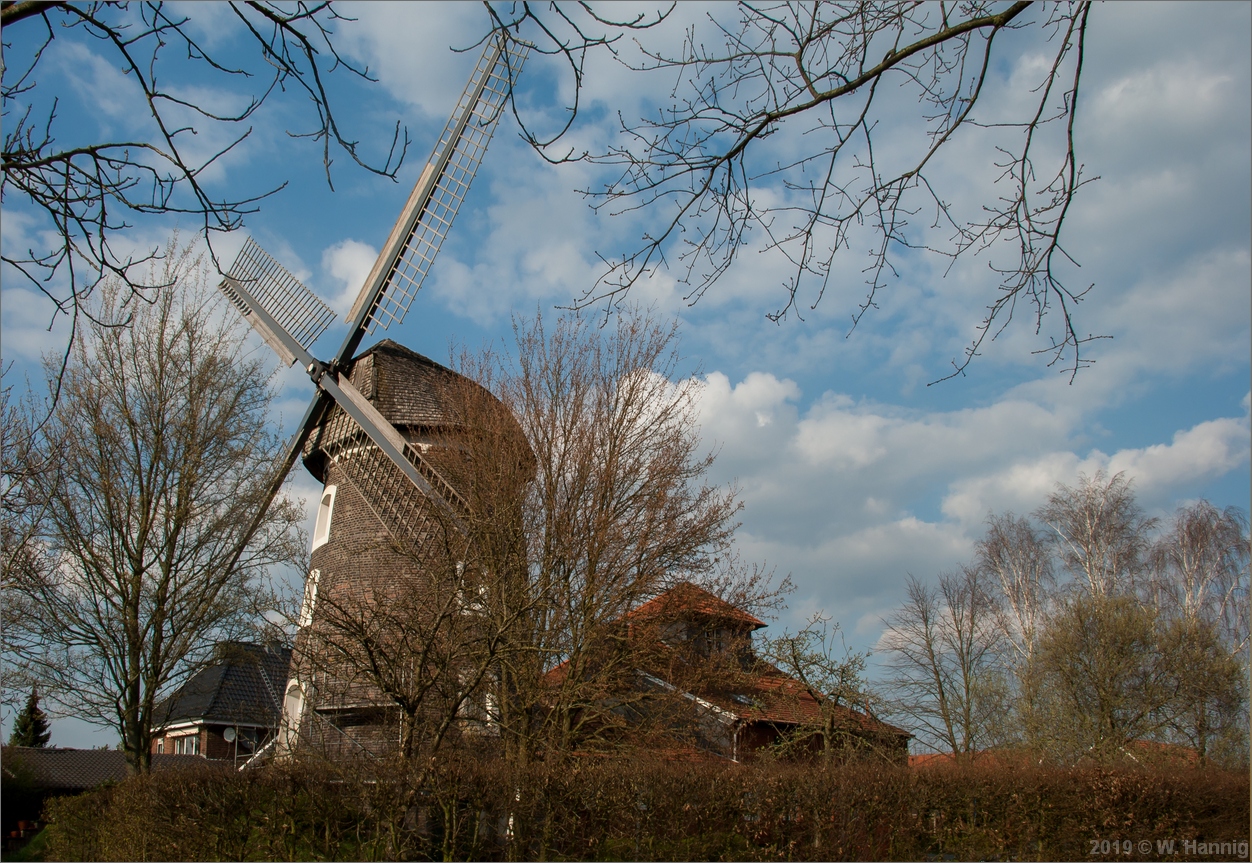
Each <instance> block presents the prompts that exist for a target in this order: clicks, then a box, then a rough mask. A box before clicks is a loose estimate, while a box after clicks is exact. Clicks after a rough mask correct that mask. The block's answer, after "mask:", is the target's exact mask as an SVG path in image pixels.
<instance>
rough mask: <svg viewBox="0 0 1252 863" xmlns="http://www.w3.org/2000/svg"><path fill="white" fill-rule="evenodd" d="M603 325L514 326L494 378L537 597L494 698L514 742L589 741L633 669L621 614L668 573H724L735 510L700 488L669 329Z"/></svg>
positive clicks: (635, 321)
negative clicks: (527, 464) (507, 417)
mask: <svg viewBox="0 0 1252 863" xmlns="http://www.w3.org/2000/svg"><path fill="white" fill-rule="evenodd" d="M610 326H611V327H612V329H611V330H610V331H609V332H608V333H607V334H606V333H604V332H603V331H602V330H600V329H599V328H597V327H595V326H594V325H593V324H592V323H591V322H589V321H588V320H587V319H585V318H583V317H581V316H578V315H567V316H564V317H562V318H561V319H560V320H559V321H558V322H557V324H556V326H555V327H552V328H551V329H549V327H548V326H547V325H546V324H545V323H544V321H543V319H542V318H541V317H538V316H536V318H535V319H533V320H532V321H529V322H518V323H516V324H515V335H516V340H517V354H516V356H517V360H516V366H515V367H508V366H506V367H505V368H504V369H501V370H499V371H498V373H497V377H496V380H495V382H496V384H497V392H498V393H499V394H500V396H501V398H502V400H503V401H504V402H505V404H507V405H508V406H509V407H510V408H511V409H512V410H513V412H514V414H515V415H516V416H517V418H518V421H519V422H520V423H521V426H522V430H523V432H524V434H525V436H526V439H527V441H528V443H529V445H530V448H531V451H532V452H533V453H534V459H535V462H534V464H535V472H534V480H533V482H532V483H531V484H530V486H529V488H528V493H527V498H526V510H525V512H526V515H525V536H526V549H527V559H528V568H529V573H530V589H531V590H532V591H534V595H535V596H536V597H537V598H538V599H539V600H540V601H539V602H537V603H536V605H535V608H536V611H535V612H534V613H533V614H532V615H530V616H529V618H528V623H527V624H526V625H527V626H528V630H527V632H526V633H525V641H526V642H527V643H528V644H529V645H531V648H530V650H529V652H527V653H525V654H521V653H515V654H514V656H515V657H516V659H515V660H513V661H517V662H522V661H523V660H524V661H525V663H526V665H525V666H524V667H522V666H519V667H518V668H517V669H516V670H514V671H511V672H510V675H509V676H510V677H511V679H513V680H516V681H517V682H518V684H519V686H521V685H522V684H524V685H525V686H526V687H527V689H526V691H525V692H523V691H521V690H520V689H519V691H518V692H515V693H509V694H508V696H509V698H511V699H514V700H515V701H516V702H517V704H518V707H517V708H516V709H515V710H514V711H513V713H512V715H513V716H514V722H515V723H516V724H514V725H513V726H512V727H506V728H505V729H504V733H505V734H508V735H513V736H515V737H516V739H517V740H518V745H519V746H523V747H530V746H534V745H537V743H538V741H540V740H543V741H545V745H547V746H549V747H554V748H556V749H566V748H569V747H570V746H572V745H573V744H574V743H575V742H577V741H579V740H584V741H585V740H586V739H588V736H589V735H590V736H591V737H594V736H595V735H596V734H597V733H598V731H597V729H603V728H604V727H605V723H610V722H611V718H610V711H609V707H610V706H611V701H610V696H611V695H612V694H614V693H616V694H617V695H619V696H620V693H621V692H622V691H624V690H623V687H622V685H621V684H622V683H623V682H624V681H627V679H628V678H632V677H633V675H635V669H636V668H637V667H638V665H639V663H638V661H637V660H638V657H632V656H631V655H630V651H629V650H626V649H624V648H626V647H627V646H628V645H627V643H626V640H625V634H626V633H625V627H624V624H623V618H624V615H625V614H626V613H627V612H628V611H630V610H631V609H632V608H634V607H636V606H637V605H639V604H640V603H642V602H644V601H646V600H648V599H651V598H652V597H654V596H656V595H657V594H659V593H661V592H662V591H663V590H665V589H666V588H668V587H670V586H672V585H673V584H674V583H675V582H676V581H678V580H682V579H689V580H701V579H703V580H706V581H713V580H715V579H716V576H717V575H718V574H719V573H723V574H724V573H725V572H726V571H727V568H726V567H725V566H724V564H726V562H727V560H728V557H727V551H728V545H729V542H730V539H731V536H732V533H733V531H734V528H735V526H736V524H735V516H736V513H737V512H738V510H739V503H738V502H737V501H736V499H735V495H734V493H733V491H729V490H726V489H721V488H717V487H714V486H711V485H709V484H708V483H707V481H706V477H707V472H708V469H709V467H710V465H711V464H712V459H713V457H712V455H707V454H702V453H701V451H700V442H699V435H698V428H697V426H696V413H695V402H694V399H695V397H696V387H697V383H696V381H695V379H694V378H687V379H685V380H675V377H676V370H677V363H678V355H677V353H676V337H677V331H676V328H675V326H674V325H672V324H664V323H659V322H657V321H656V320H654V319H653V318H652V317H651V316H650V315H649V314H647V313H644V312H640V311H637V310H636V311H627V312H625V313H623V314H621V315H619V316H618V317H617V319H616V321H615V322H614V323H613V324H611V325H610ZM730 581H731V582H735V581H736V579H734V578H732V579H730ZM749 581H750V580H749ZM739 586H740V587H742V586H743V585H742V583H740V584H739ZM722 587H723V588H727V589H730V588H731V585H722ZM721 592H726V591H724V590H723V591H721ZM766 592H768V591H766ZM760 598H761V597H760V594H759V593H758V594H757V599H758V600H759V599H760ZM558 665H559V666H560V670H559V671H558V672H557V673H556V674H555V675H548V674H547V673H548V672H549V671H551V670H552V669H554V668H555V667H556V666H558ZM627 688H628V687H627ZM530 722H537V723H538V724H537V725H534V726H532V727H529V728H524V727H523V725H524V724H526V723H530Z"/></svg>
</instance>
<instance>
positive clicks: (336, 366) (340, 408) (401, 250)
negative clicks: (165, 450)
mask: <svg viewBox="0 0 1252 863" xmlns="http://www.w3.org/2000/svg"><path fill="white" fill-rule="evenodd" d="M526 53H527V46H525V45H523V44H519V43H517V42H514V41H512V40H509V39H507V38H506V37H505V36H504V34H496V35H495V36H493V37H492V38H491V39H490V40H488V42H487V43H486V45H485V46H484V49H483V52H482V55H481V57H480V58H479V60H478V63H477V65H476V66H475V69H474V72H473V74H472V75H471V76H470V80H469V82H468V84H467V85H466V87H465V91H464V92H463V93H462V95H461V98H460V100H459V101H458V103H457V106H456V108H455V110H454V111H453V113H452V116H451V117H450V118H449V120H448V122H447V125H446V126H445V127H444V130H443V133H442V134H441V135H440V137H439V141H438V143H437V145H436V146H435V149H434V152H433V154H432V156H431V158H430V160H429V162H428V163H427V164H426V166H425V168H424V170H423V171H422V173H421V176H420V177H419V179H418V181H417V184H416V185H415V186H414V188H413V191H412V193H411V194H410V195H409V198H408V201H407V203H406V204H405V206H404V209H403V210H402V212H401V213H400V217H399V219H397V221H396V223H395V225H394V227H393V228H392V230H391V233H390V235H389V236H388V238H387V241H386V243H385V244H384V245H383V247H382V251H381V252H380V253H379V256H378V259H377V261H376V262H375V263H374V266H373V269H372V270H371V271H370V273H369V276H368V277H367V278H366V280H365V284H364V286H363V287H362V288H361V291H360V293H359V294H358V296H357V298H356V302H355V303H354V304H353V306H352V309H351V311H350V312H349V313H348V316H347V320H348V323H349V329H348V332H347V335H346V336H345V338H344V340H343V343H342V344H341V345H340V347H339V350H338V351H337V352H336V353H335V354H334V356H333V357H331V358H330V359H329V360H326V361H322V360H318V359H317V358H316V357H314V356H313V355H312V353H311V352H310V346H311V345H312V344H313V343H314V342H315V341H316V340H317V339H318V338H319V337H320V336H321V335H322V334H323V333H324V332H326V330H327V329H328V328H329V326H330V324H331V323H332V322H333V320H334V317H335V316H334V313H333V312H332V311H331V310H330V308H329V307H327V306H326V304H325V303H324V302H322V300H321V299H320V298H318V297H317V295H315V294H314V293H313V292H312V291H310V290H309V289H308V288H306V287H305V286H304V285H302V284H301V283H300V282H299V281H298V280H297V279H296V278H295V277H294V276H293V275H291V273H289V272H287V271H286V270H285V269H283V267H282V266H281V265H280V264H278V263H277V262H276V261H274V259H273V258H271V257H270V256H269V255H268V254H266V253H265V251H264V250H262V249H261V247H260V246H258V245H257V244H256V243H255V242H254V241H253V240H251V239H249V240H248V241H247V242H246V243H245V245H244V248H243V250H242V251H241V252H240V254H239V256H238V257H237V258H236V260H235V262H234V264H233V265H232V267H231V269H230V271H229V272H228V273H227V274H226V277H225V278H224V279H223V281H222V283H221V286H220V287H221V290H222V291H223V292H224V293H225V294H226V295H227V297H229V299H230V300H231V302H232V303H233V304H234V305H235V306H236V307H237V308H238V310H239V311H240V313H241V314H242V315H243V317H244V319H245V320H246V321H247V322H248V323H249V324H250V325H251V326H252V327H253V328H254V329H255V330H256V331H257V332H258V333H259V334H260V335H261V337H262V338H263V339H264V340H265V342H266V343H268V344H269V345H270V347H272V348H273V349H274V351H275V352H276V353H277V354H278V356H279V357H280V358H281V359H282V360H283V361H284V362H285V363H286V364H288V365H294V364H295V363H297V362H298V363H300V365H301V367H303V368H304V370H305V371H306V372H307V373H308V375H309V378H310V380H311V381H312V382H313V383H314V384H315V385H316V387H317V392H316V394H315V395H314V397H313V399H312V401H311V403H310V404H309V407H308V410H307V411H306V412H305V414H304V417H303V418H302V420H301V422H300V425H299V427H298V429H297V431H296V433H295V435H294V436H293V438H292V440H291V443H290V444H289V446H288V447H287V450H286V454H285V457H284V460H283V461H281V462H280V464H279V465H278V467H277V469H276V470H275V473H274V475H273V476H272V479H271V485H270V488H269V494H268V496H267V497H265V500H266V504H265V506H264V507H262V509H264V508H265V507H268V505H269V503H270V502H272V501H273V499H274V497H275V496H276V495H277V494H278V491H279V488H280V487H281V485H282V483H283V482H284V480H285V478H286V476H287V474H288V473H289V472H290V470H291V468H292V466H293V465H294V464H295V460H296V457H297V456H298V455H301V454H303V455H304V460H305V464H306V466H307V467H308V468H309V469H310V471H311V472H313V473H314V475H315V476H317V477H318V478H319V479H322V480H323V481H324V482H327V485H326V489H325V490H324V493H323V495H322V500H321V502H320V504H319V507H318V521H317V525H316V527H315V530H314V555H315V556H316V555H317V554H318V551H317V549H318V547H319V542H321V543H325V542H326V540H327V539H328V536H329V532H330V521H331V517H332V514H335V516H336V519H337V520H342V519H340V518H339V516H340V515H342V514H343V513H342V510H343V508H344V505H340V506H338V509H339V510H340V513H335V510H336V503H335V499H336V491H337V489H338V488H339V486H338V484H335V485H332V484H331V483H330V482H329V481H328V480H327V476H328V475H329V473H330V472H331V471H333V476H334V479H335V480H336V482H337V483H342V485H343V486H344V489H343V490H344V491H345V492H346V494H347V496H350V497H351V498H352V500H353V501H355V502H357V504H358V505H357V506H356V510H360V512H358V513H356V516H355V519H356V520H357V521H360V520H361V518H362V517H363V515H362V514H363V513H364V512H365V511H368V515H369V516H372V517H373V522H372V524H374V525H378V524H381V526H382V528H383V529H384V530H385V531H386V533H387V534H388V536H389V538H390V540H391V541H392V543H393V545H395V546H398V547H400V548H405V549H408V550H410V551H414V550H416V547H417V546H419V545H420V541H421V539H420V538H421V536H422V535H423V532H424V531H426V530H428V529H429V526H430V522H431V520H432V517H437V518H438V519H439V520H441V521H442V522H443V523H444V524H450V525H452V526H454V527H455V528H459V527H461V526H462V519H463V518H464V517H465V516H466V514H467V505H466V502H465V500H464V498H463V496H462V495H461V493H460V492H459V491H458V488H457V484H456V482H455V480H454V479H453V480H450V478H449V477H448V476H447V475H446V474H447V467H446V465H444V466H443V467H442V468H441V466H440V465H439V464H438V459H436V458H432V457H431V452H430V445H429V443H423V442H422V441H421V440H418V439H415V436H414V434H413V433H412V431H411V430H412V428H415V427H418V426H422V425H423V424H425V425H429V424H431V423H432V422H437V420H438V414H439V409H440V407H439V405H438V404H437V402H438V399H437V397H436V398H434V402H432V401H431V396H430V393H429V392H427V393H426V394H425V395H422V394H421V393H420V392H419V394H418V396H417V397H415V398H409V399H408V401H409V402H410V404H409V405H408V407H407V408H406V409H404V410H400V411H399V412H398V413H397V412H396V411H392V413H393V417H392V418H388V417H387V416H385V415H384V413H383V412H382V411H380V410H379V408H378V407H377V406H376V405H375V404H374V402H375V401H379V395H380V389H379V385H378V383H377V378H378V375H379V373H380V370H386V377H387V379H388V380H391V381H395V380H402V381H404V383H403V384H402V385H401V388H402V389H403V388H406V387H407V389H408V390H413V391H415V392H416V391H420V390H421V388H422V387H423V386H426V385H430V386H437V384H438V383H439V380H440V379H441V378H442V377H444V376H453V377H455V373H453V372H451V371H450V370H447V369H444V368H443V367H442V366H439V365H438V364H436V363H433V362H432V361H430V360H427V359H426V358H425V357H422V356H420V355H419V354H415V353H413V352H412V351H408V350H407V349H404V348H402V347H400V346H399V345H396V344H395V343H394V342H391V341H389V340H386V341H384V342H382V343H380V344H379V345H376V346H375V347H374V348H372V349H371V350H370V351H369V352H367V353H366V354H363V355H362V356H360V357H355V358H354V357H353V354H354V352H355V351H356V350H357V348H358V347H359V346H360V343H361V340H362V339H363V338H364V337H365V336H366V335H367V334H371V333H373V332H375V331H376V330H377V329H379V328H382V329H386V328H387V327H389V326H390V325H391V324H393V323H394V324H398V323H400V322H401V321H403V320H404V317H405V315H406V314H407V312H408V310H409V306H410V305H411V304H412V302H413V299H414V297H415V296H416V294H417V292H418V290H419V289H420V288H421V285H422V281H423V280H424V278H425V276H426V274H427V272H428V271H429V269H430V266H431V263H432V262H433V260H434V258H435V255H436V253H437V252H438V250H439V247H440V245H441V243H442V241H443V239H444V237H445V236H446V235H447V232H448V230H449V228H450V227H451V224H452V220H453V218H454V217H455V215H456V212H457V209H458V208H459V206H460V204H461V202H462V200H463V199H464V197H465V194H466V192H467V190H468V188H469V185H470V182H471V181H472V180H473V178H474V174H475V173H476V171H477V169H478V166H479V164H480V163H481V161H482V157H483V154H484V152H485V151H486V148H487V145H488V143H489V142H490V140H491V136H492V133H493V132H494V130H495V127H496V124H497V121H498V120H499V117H500V114H501V112H502V110H503V108H504V103H505V100H506V98H507V96H508V93H509V91H510V88H511V86H512V84H513V81H514V80H515V78H516V76H517V74H518V72H519V71H520V69H521V66H522V63H523V61H524V60H525V55H526ZM389 386H392V388H393V389H394V388H395V385H394V384H389ZM363 390H364V391H363ZM406 392H407V391H406ZM407 394H408V395H409V396H412V395H413V393H412V392H408V393H407ZM371 397H373V401H372V400H371ZM393 400H394V399H393ZM397 417H398V418H399V419H400V420H402V421H403V426H402V427H408V428H409V430H410V433H409V434H408V436H407V437H406V435H405V434H404V433H402V432H401V430H400V429H399V428H397V422H396V420H397ZM348 508H349V509H352V507H351V506H349V507H348ZM259 519H260V515H258V523H259ZM324 556H325V555H324V554H323V557H324ZM314 563H316V561H314ZM319 578H320V571H319V569H317V568H312V569H311V570H310V573H309V575H308V576H307V578H306V584H305V604H304V608H303V609H302V611H301V619H300V624H301V626H302V627H304V626H307V625H308V624H309V623H310V622H311V620H312V613H313V606H314V602H315V600H316V597H317V591H318V589H319ZM305 695H306V687H305V686H304V685H303V684H302V683H301V682H300V681H299V680H297V679H295V678H294V677H293V679H292V680H291V681H289V683H288V686H287V690H286V692H285V694H284V698H283V713H284V728H285V729H286V730H287V731H286V734H287V737H288V739H287V740H286V745H288V746H291V745H293V744H294V735H295V734H297V733H298V728H299V725H300V722H301V717H302V715H303V714H304V713H305V712H306V711H307V710H308V705H307V704H306V698H305ZM279 744H280V746H281V745H282V744H283V741H279Z"/></svg>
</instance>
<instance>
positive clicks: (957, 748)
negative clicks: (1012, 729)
mask: <svg viewBox="0 0 1252 863" xmlns="http://www.w3.org/2000/svg"><path fill="white" fill-rule="evenodd" d="M886 624H887V632H886V634H885V636H884V642H883V643H884V647H885V648H886V649H887V650H888V651H890V653H891V658H890V659H889V661H888V667H889V668H890V669H891V670H892V672H893V677H892V678H891V679H890V680H889V681H888V686H889V687H890V690H891V693H892V702H893V704H894V709H895V710H896V711H897V712H898V713H900V714H902V715H904V716H907V717H909V718H911V719H912V720H914V721H915V722H917V723H920V729H919V730H920V731H921V732H922V734H921V735H919V736H920V737H921V738H922V739H923V740H925V741H926V742H928V743H930V744H932V745H937V746H938V747H940V748H941V749H944V750H946V751H948V752H950V753H952V755H953V756H954V757H958V758H970V757H973V755H974V754H975V753H976V752H977V751H978V750H979V749H981V748H983V746H984V745H985V744H986V743H987V742H988V738H987V735H988V727H989V724H990V723H991V721H992V720H993V719H994V714H995V711H996V710H997V709H998V708H1000V706H1001V704H1000V699H999V698H998V697H997V694H996V689H997V684H998V681H997V679H996V677H997V671H998V668H997V659H998V657H997V652H996V651H997V648H998V646H999V633H998V630H997V627H996V615H995V609H994V607H993V605H992V601H991V598H990V596H989V595H988V593H987V591H986V590H985V588H984V586H983V584H982V583H981V580H980V577H979V573H978V571H977V570H976V569H973V568H971V567H963V568H962V569H960V570H959V571H957V572H954V573H945V574H943V575H941V576H940V577H939V588H938V589H935V588H933V587H928V586H926V585H924V584H922V583H921V582H920V581H918V580H917V579H916V578H913V577H912V576H910V578H909V587H908V600H907V601H906V602H905V604H904V605H903V606H902V607H901V608H900V609H899V610H897V611H896V612H895V613H894V614H892V615H891V617H889V618H888V619H887V620H886Z"/></svg>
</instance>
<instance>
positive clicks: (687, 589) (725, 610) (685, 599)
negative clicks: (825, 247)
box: [626, 581, 767, 629]
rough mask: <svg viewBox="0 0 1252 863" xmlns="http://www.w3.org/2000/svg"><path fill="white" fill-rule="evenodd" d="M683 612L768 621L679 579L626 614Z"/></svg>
mask: <svg viewBox="0 0 1252 863" xmlns="http://www.w3.org/2000/svg"><path fill="white" fill-rule="evenodd" d="M683 612H688V613H694V614H696V615H698V616H700V617H705V618H709V619H711V620H722V621H728V622H733V623H737V624H741V625H745V626H748V627H750V628H751V629H760V628H761V627H763V626H766V625H767V624H766V623H765V621H763V620H761V619H760V618H757V617H754V616H753V615H751V614H748V612H746V611H744V610H743V609H741V608H736V607H735V606H733V605H731V604H730V603H729V602H727V601H726V600H724V599H721V598H720V597H717V596H714V595H713V594H711V593H709V592H708V591H707V590H705V589H704V588H702V587H698V586H696V585H694V584H692V583H691V582H689V581H681V582H679V583H678V584H676V585H674V586H673V587H672V588H670V589H669V590H667V591H665V592H664V593H662V594H661V595H660V596H658V597H656V598H655V599H652V600H649V601H648V602H645V603H644V604H643V605H641V606H639V607H638V608H636V609H635V610H634V611H630V612H628V613H627V614H626V617H627V618H628V619H629V618H634V619H643V618H652V617H672V616H676V615H679V614H681V613H683Z"/></svg>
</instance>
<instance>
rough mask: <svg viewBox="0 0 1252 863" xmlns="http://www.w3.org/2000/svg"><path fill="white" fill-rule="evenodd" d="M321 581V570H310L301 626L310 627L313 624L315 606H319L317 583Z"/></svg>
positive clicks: (305, 583)
mask: <svg viewBox="0 0 1252 863" xmlns="http://www.w3.org/2000/svg"><path fill="white" fill-rule="evenodd" d="M321 579H322V571H321V570H320V569H310V570H309V577H308V578H306V579H305V580H304V602H303V603H301V605H300V620H299V625H300V626H308V625H309V624H310V623H312V622H313V606H314V605H316V604H317V583H318V582H319V581H321Z"/></svg>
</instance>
